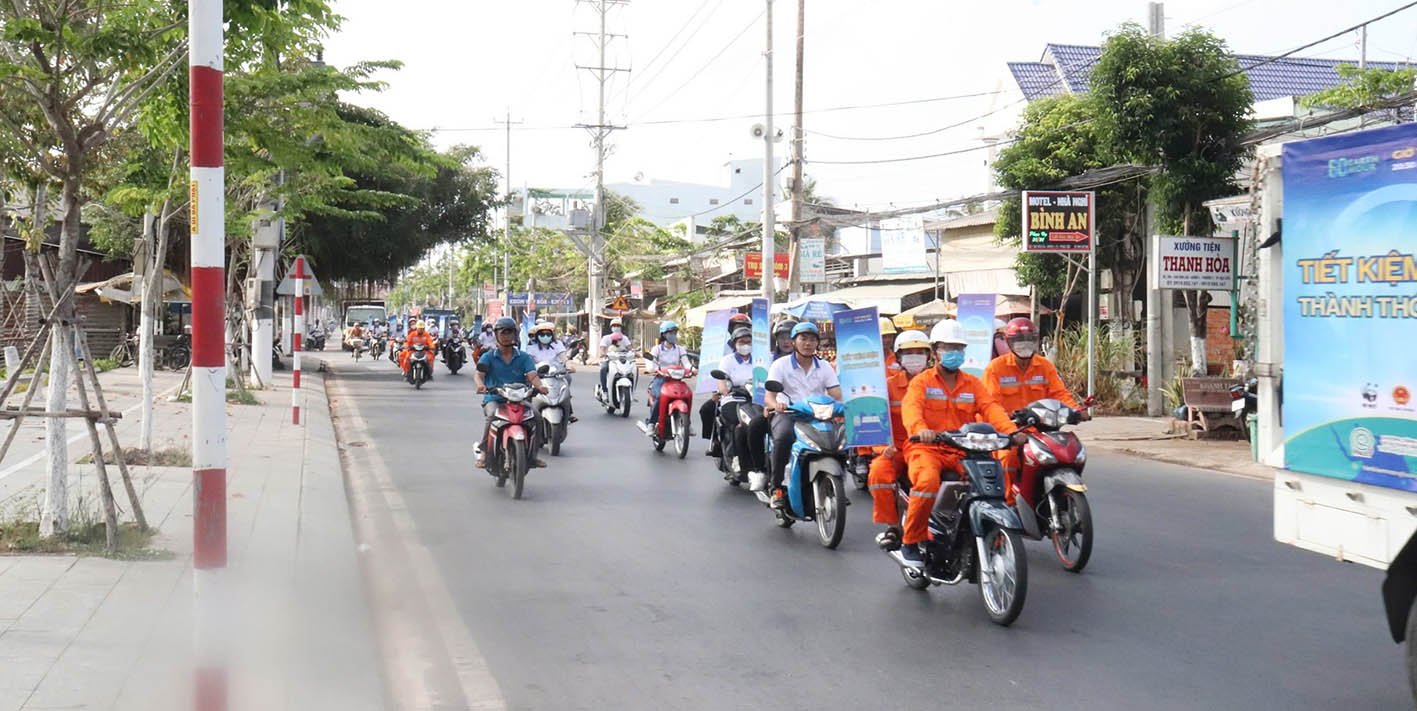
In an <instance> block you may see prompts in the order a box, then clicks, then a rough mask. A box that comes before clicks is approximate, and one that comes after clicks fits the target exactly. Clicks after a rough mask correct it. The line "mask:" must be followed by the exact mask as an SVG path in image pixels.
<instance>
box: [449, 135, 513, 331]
mask: <svg viewBox="0 0 1417 711" xmlns="http://www.w3.org/2000/svg"><path fill="white" fill-rule="evenodd" d="M497 123H500V124H502V125H503V126H505V127H506V128H507V172H506V173H503V175H502V179H503V181H505V182H506V184H507V193H506V194H507V208H506V215H507V221H506V224H504V225H502V293H503V294H510V293H511V291H512V289H511V283H512V278H511V271H512V126H513V125H514V124H519V123H522V122H521V121H513V120H512V109H511V107H507V118H506V119H505V120H502V121H498V122H497ZM493 271H496V268H495V267H494V268H493ZM450 288H451V287H450ZM502 298H503V299H504V301H503V303H502V312H503V313H509V312H510V309H508V308H507V304H506V302H505V299H506V298H507V297H506V296H503V297H502Z"/></svg>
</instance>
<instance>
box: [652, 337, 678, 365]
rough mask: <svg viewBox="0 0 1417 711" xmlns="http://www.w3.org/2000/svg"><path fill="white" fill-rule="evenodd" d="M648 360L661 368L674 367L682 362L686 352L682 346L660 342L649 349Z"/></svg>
mask: <svg viewBox="0 0 1417 711" xmlns="http://www.w3.org/2000/svg"><path fill="white" fill-rule="evenodd" d="M649 357H650V362H652V363H654V364H655V365H657V366H659V367H661V368H674V367H678V366H680V365H683V364H684V359H685V358H687V357H688V353H686V352H685V351H684V348H683V347H682V346H678V345H673V344H670V343H661V344H659V345H657V346H655V347H654V348H651V349H650V351H649Z"/></svg>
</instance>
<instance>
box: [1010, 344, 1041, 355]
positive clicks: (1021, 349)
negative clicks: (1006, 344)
mask: <svg viewBox="0 0 1417 711" xmlns="http://www.w3.org/2000/svg"><path fill="white" fill-rule="evenodd" d="M1013 350H1014V355H1016V356H1018V357H1020V358H1032V357H1033V355H1034V354H1035V353H1037V352H1038V343H1037V342H1036V341H1028V340H1023V341H1014V343H1013Z"/></svg>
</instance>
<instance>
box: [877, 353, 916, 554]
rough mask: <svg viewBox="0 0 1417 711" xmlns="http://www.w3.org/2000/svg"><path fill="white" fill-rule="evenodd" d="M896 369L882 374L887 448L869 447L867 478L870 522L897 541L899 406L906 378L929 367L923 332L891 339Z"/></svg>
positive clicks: (901, 457)
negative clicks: (888, 426)
mask: <svg viewBox="0 0 1417 711" xmlns="http://www.w3.org/2000/svg"><path fill="white" fill-rule="evenodd" d="M895 354H896V356H897V357H896V362H897V364H898V367H897V369H896V370H889V369H888V370H887V371H886V390H887V392H888V393H889V395H890V407H891V440H892V442H891V446H889V447H873V448H872V450H873V452H874V453H875V455H876V457H875V458H874V459H872V460H871V472H870V475H869V478H868V482H869V484H870V489H871V498H872V499H873V500H874V505H873V506H872V508H871V520H873V521H875V522H876V523H884V524H886V525H887V526H890V528H889V529H887V531H889V532H891V535H893V536H894V537H895V539H896V540H899V539H900V511H899V510H898V508H897V507H896V501H895V497H896V482H897V481H899V480H900V477H901V476H902V475H904V474H905V471H906V470H905V454H904V452H905V444H906V440H907V436H906V431H905V422H904V420H902V419H901V412H900V408H901V404H902V403H903V402H904V401H905V393H906V391H907V389H909V387H910V379H911V378H912V377H914V376H916V375H919V374H920V373H922V372H924V371H925V369H926V368H928V367H930V337H929V336H926V335H925V332H924V331H915V330H911V331H905V332H903V333H901V334H900V335H899V337H897V338H896V340H895Z"/></svg>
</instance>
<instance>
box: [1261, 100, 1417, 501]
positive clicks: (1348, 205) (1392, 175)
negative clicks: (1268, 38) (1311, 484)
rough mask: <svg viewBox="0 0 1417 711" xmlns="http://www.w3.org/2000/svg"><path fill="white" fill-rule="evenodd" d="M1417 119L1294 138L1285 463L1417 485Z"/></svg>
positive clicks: (1289, 174) (1350, 477)
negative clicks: (1416, 346) (1416, 351)
mask: <svg viewBox="0 0 1417 711" xmlns="http://www.w3.org/2000/svg"><path fill="white" fill-rule="evenodd" d="M1414 156H1417V124H1403V125H1400V126H1393V127H1389V128H1380V129H1375V130H1371V131H1364V132H1361V133H1354V134H1345V135H1339V136H1331V137H1328V138H1320V139H1315V140H1311V141H1302V142H1296V143H1289V144H1286V145H1285V146H1284V241H1283V247H1282V248H1283V250H1284V252H1283V255H1284V386H1283V387H1284V400H1283V402H1284V405H1283V409H1284V412H1283V416H1284V420H1283V421H1284V434H1285V441H1284V466H1285V467H1286V468H1288V469H1292V470H1294V471H1299V472H1306V473H1309V474H1319V475H1323V476H1329V477H1334V478H1337V479H1343V480H1347V481H1355V482H1360V483H1365V484H1374V485H1377V486H1386V487H1391V488H1395V489H1403V490H1407V491H1417V404H1414V403H1413V401H1412V392H1413V390H1414V389H1417V359H1414V358H1412V357H1411V354H1410V353H1408V352H1405V351H1404V350H1403V349H1406V348H1410V347H1411V344H1413V343H1417V290H1414V285H1417V257H1414V252H1417V237H1414V234H1413V232H1412V224H1413V221H1414V220H1417V158H1414Z"/></svg>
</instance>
